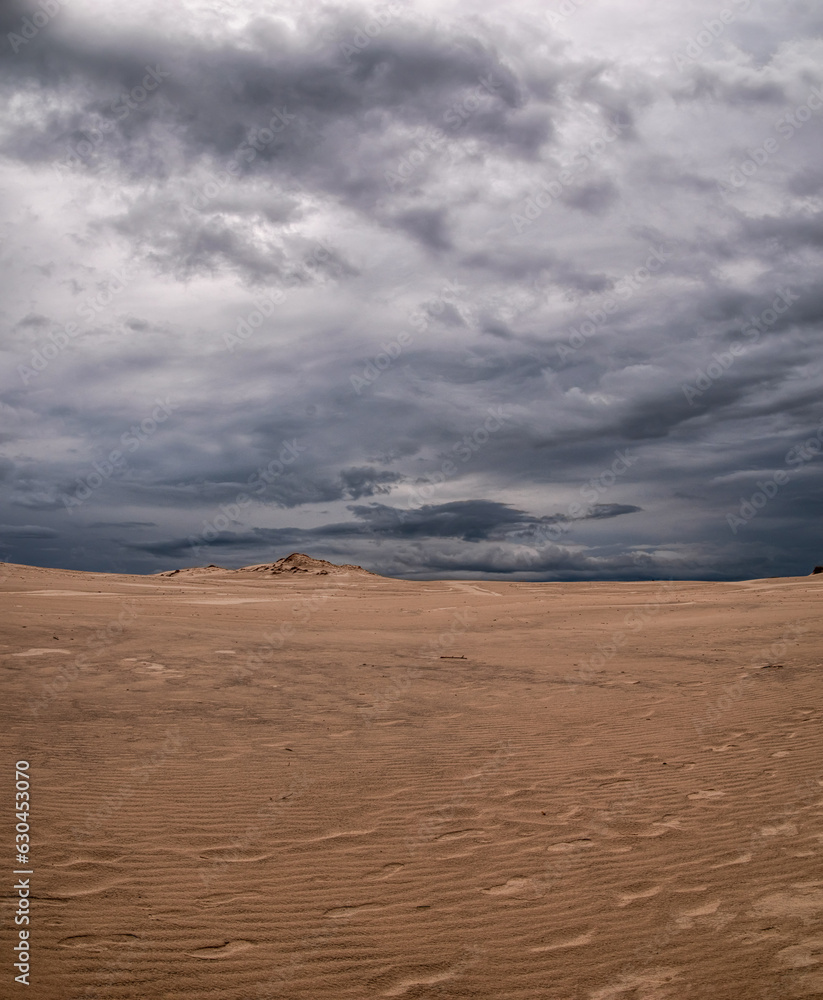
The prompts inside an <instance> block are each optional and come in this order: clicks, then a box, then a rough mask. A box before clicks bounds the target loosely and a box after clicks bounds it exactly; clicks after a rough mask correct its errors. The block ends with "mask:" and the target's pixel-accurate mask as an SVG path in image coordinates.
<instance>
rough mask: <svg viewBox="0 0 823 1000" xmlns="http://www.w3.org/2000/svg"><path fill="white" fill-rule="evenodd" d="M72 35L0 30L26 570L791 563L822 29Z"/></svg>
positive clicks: (676, 12)
mask: <svg viewBox="0 0 823 1000" xmlns="http://www.w3.org/2000/svg"><path fill="white" fill-rule="evenodd" d="M52 6H53V5H52ZM58 6H59V9H57V10H56V12H55V13H54V14H53V15H50V16H49V17H48V18H47V19H46V21H45V22H43V16H38V18H37V20H38V21H39V22H43V23H41V24H38V25H34V27H36V30H30V29H28V28H27V29H26V36H28V37H23V36H19V38H18V37H17V36H18V35H19V32H20V31H21V30H22V26H23V25H24V18H27V17H28V18H31V17H32V11H33V10H34V9H36V5H32V4H30V3H27V2H22V0H12V2H9V3H6V4H4V5H3V6H2V8H0V42H1V43H2V44H3V46H4V49H3V52H2V55H0V97H2V99H3V101H4V107H6V109H7V112H8V113H7V115H6V127H5V128H4V132H3V138H2V153H3V180H2V187H3V194H4V208H3V213H2V215H3V217H2V219H0V258H1V259H2V261H3V268H2V269H0V293H1V294H0V301H1V302H2V308H0V329H2V340H0V348H1V349H2V350H1V351H0V378H2V387H3V394H2V404H1V405H2V408H3V409H2V415H3V430H2V435H0V441H2V452H3V455H2V457H0V497H1V498H2V501H3V502H4V510H6V511H7V515H6V518H5V519H6V521H7V522H8V524H7V525H6V529H4V533H3V539H4V545H5V546H6V547H7V548H8V549H9V550H10V552H11V553H12V556H13V557H14V558H15V559H17V560H18V561H22V562H26V561H30V562H35V563H38V564H43V565H49V564H52V565H66V566H71V567H76V568H88V569H90V568H100V569H104V568H107V569H116V570H118V571H119V570H125V569H128V570H133V571H139V572H152V571H155V570H157V569H162V568H169V567H170V565H174V564H175V563H176V562H180V561H186V560H190V561H198V559H199V560H200V561H208V558H203V559H200V556H203V555H204V554H206V555H208V553H209V552H211V551H212V550H213V551H214V552H215V553H216V552H219V553H220V555H221V559H224V560H225V561H226V562H227V563H228V564H231V565H241V564H242V563H248V562H256V561H262V560H263V559H265V558H277V557H278V556H279V555H283V554H285V551H290V550H293V549H310V550H311V551H312V552H313V553H314V554H316V555H321V556H323V557H325V558H332V559H340V560H342V561H346V562H359V563H363V564H366V565H368V566H369V567H370V568H374V569H378V570H380V571H382V572H387V573H391V574H395V575H406V576H412V577H420V578H424V577H426V576H437V575H457V576H460V575H464V576H466V575H468V576H472V575H475V576H476V575H482V574H490V575H492V576H499V577H500V578H504V579H508V578H512V577H519V578H524V579H541V578H543V579H561V578H563V579H584V578H588V577H609V578H651V577H662V576H667V575H675V576H677V575H679V576H688V577H700V576H704V577H706V578H734V577H739V576H744V575H775V574H776V573H783V572H805V571H806V568H807V563H808V562H809V561H810V556H809V552H811V551H813V550H814V548H815V546H818V547H820V546H821V545H823V539H821V529H820V527H819V524H820V521H819V517H818V516H817V513H818V511H819V499H820V493H821V489H822V488H823V487H821V481H823V479H822V478H821V477H823V458H817V456H816V453H814V452H813V448H812V446H808V447H809V448H811V449H812V450H808V448H807V452H803V455H807V457H804V458H803V460H802V461H801V462H799V463H796V462H795V464H792V461H793V459H792V456H794V458H796V457H797V452H794V451H792V449H796V448H804V447H806V445H805V444H804V442H808V441H812V442H814V441H816V440H819V435H820V426H821V425H820V421H821V419H822V418H823V412H821V407H820V399H821V398H822V397H821V389H823V386H821V380H823V368H821V363H820V351H819V340H820V331H821V320H822V319H823V293H821V291H820V283H819V267H820V262H819V255H820V249H821V246H822V245H823V216H822V215H821V213H820V210H819V206H818V204H817V202H816V201H815V198H816V194H817V193H819V188H820V181H821V173H820V168H819V164H818V160H819V148H818V147H819V130H820V122H821V121H823V110H821V109H819V108H818V107H817V103H818V102H817V98H816V97H815V93H816V90H815V88H817V87H819V86H820V83H819V81H820V74H819V59H817V58H816V49H815V46H816V45H817V38H818V36H819V29H820V13H819V11H817V9H816V8H815V7H814V5H804V4H802V3H799V2H795V0H792V2H791V3H789V4H788V5H783V6H782V7H780V8H779V9H778V8H777V7H769V6H768V5H766V6H765V7H764V6H762V5H761V6H760V7H759V8H758V10H757V11H755V10H754V9H752V10H751V11H744V10H742V5H739V6H741V10H740V11H735V15H736V16H735V18H734V19H733V22H732V23H730V24H728V26H727V27H725V28H724V29H723V31H722V33H721V35H722V37H721V36H717V37H715V36H712V37H711V38H708V37H707V36H705V37H704V35H702V34H701V32H703V28H704V26H703V22H704V21H705V20H707V19H709V20H710V19H712V18H715V17H716V16H717V12H716V9H715V8H713V7H712V6H711V5H710V4H709V3H708V0H706V2H703V0H699V2H697V3H696V4H692V5H685V6H681V7H677V8H672V9H671V11H669V12H668V13H667V17H666V18H665V19H664V21H665V23H663V22H660V23H657V22H655V21H648V19H646V18H645V17H640V14H641V13H642V12H641V11H640V9H639V8H637V9H635V8H636V5H634V4H631V3H630V4H628V6H626V5H623V6H621V5H612V6H610V7H609V6H604V7H603V8H602V10H601V9H599V10H598V17H597V18H593V17H590V16H587V15H586V13H585V12H584V11H578V12H575V13H574V14H573V15H572V16H569V17H568V18H563V17H561V16H560V15H559V14H557V13H555V12H554V10H552V11H551V12H549V13H548V14H547V10H546V9H545V8H544V7H543V6H541V5H539V4H537V3H532V2H531V0H520V2H519V3H518V4H516V5H515V6H514V7H513V8H506V10H505V11H500V12H498V11H495V10H493V9H492V8H488V9H484V10H480V9H479V8H477V7H471V8H470V7H467V6H465V5H462V4H457V5H452V6H450V7H448V8H443V9H441V10H438V11H437V12H430V11H428V10H426V9H424V8H422V7H419V6H418V5H415V4H410V5H405V4H404V5H392V4H390V5H387V6H381V7H378V8H372V7H365V6H364V7H360V6H358V5H346V6H345V7H339V6H334V5H331V6H322V5H321V6H320V7H305V6H304V7H299V6H298V7H295V8H294V9H292V8H291V7H279V6H278V7H276V8H272V7H271V6H270V5H264V4H260V3H257V2H256V0H237V2H236V3H232V4H229V5H227V6H226V9H225V10H223V11H217V10H216V9H215V8H214V7H213V5H210V4H208V3H205V2H203V3H200V2H199V0H197V2H195V3H193V4H192V5H190V7H189V8H187V10H186V12H182V11H181V10H180V9H179V8H178V7H177V6H175V5H168V4H161V3H159V2H156V0H147V3H146V4H144V5H142V6H130V5H126V6H124V7H122V9H121V8H118V10H117V12H116V14H115V13H113V12H109V13H108V14H107V13H105V12H102V11H98V12H96V13H95V14H94V16H92V15H90V14H89V13H88V12H87V11H86V10H85V8H83V7H82V5H80V6H77V5H72V4H70V3H63V4H59V5H58ZM640 23H642V32H641V33H640V34H638V29H637V24H640ZM10 36H15V37H10ZM701 38H702V41H699V39H701ZM20 39H22V40H20ZM695 46H696V47H695ZM781 296H782V299H781ZM776 302H779V303H780V305H779V308H778V306H777V305H776V304H775V303H776ZM784 305H785V306H786V308H783V306H784ZM163 406H167V407H168V412H167V413H165V416H164V415H163V413H164V412H165V411H163V410H162V407H163ZM158 407H161V409H158ZM778 473H786V476H787V479H786V482H785V483H782V484H781V485H779V487H778V488H777V489H776V492H774V495H770V496H768V497H766V499H767V501H768V502H767V503H765V504H763V505H762V507H761V506H757V505H755V506H754V507H751V509H752V510H755V511H756V513H755V515H754V516H752V517H749V518H746V517H743V518H742V524H740V523H736V522H735V520H734V518H735V517H738V518H740V517H741V515H740V511H741V510H742V511H744V512H745V511H747V510H749V509H750V506H751V497H752V496H757V494H758V491H760V492H763V491H764V490H765V491H766V492H767V493H771V492H772V487H771V486H769V485H768V484H769V483H771V482H773V481H774V477H775V476H777V474H778ZM758 484H764V485H758ZM764 495H765V494H764ZM480 498H482V499H480ZM757 502H758V504H759V499H758V501H757ZM747 505H749V506H747ZM33 521H34V522H35V523H32V522H33ZM814 561H818V562H819V561H820V558H819V557H815V560H814Z"/></svg>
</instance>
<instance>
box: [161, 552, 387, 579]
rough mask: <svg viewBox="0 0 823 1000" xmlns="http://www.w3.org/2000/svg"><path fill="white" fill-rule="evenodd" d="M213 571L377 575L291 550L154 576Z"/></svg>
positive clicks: (198, 573) (359, 567)
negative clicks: (269, 559) (264, 559)
mask: <svg viewBox="0 0 823 1000" xmlns="http://www.w3.org/2000/svg"><path fill="white" fill-rule="evenodd" d="M214 573H232V574H234V573H242V574H246V573H260V574H263V575H264V576H297V575H300V576H348V575H349V574H350V573H357V574H362V575H363V576H377V574H376V573H372V572H371V571H370V570H367V569H363V567H362V566H355V565H354V564H352V563H342V564H341V563H333V562H328V561H327V560H326V559H313V558H312V557H311V556H307V555H306V554H305V553H303V552H292V554H291V555H289V556H284V557H283V558H282V559H278V560H277V561H276V562H273V563H256V564H255V565H254V566H241V567H240V569H225V568H224V567H222V566H215V564H214V563H210V564H209V565H208V566H188V567H186V568H185V569H168V570H165V571H164V572H162V573H155V574H154V576H178V575H185V576H203V575H205V574H214Z"/></svg>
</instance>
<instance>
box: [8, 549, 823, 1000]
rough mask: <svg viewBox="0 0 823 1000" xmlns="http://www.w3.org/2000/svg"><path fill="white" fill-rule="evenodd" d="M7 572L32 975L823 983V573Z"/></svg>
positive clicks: (590, 987) (42, 998)
mask: <svg viewBox="0 0 823 1000" xmlns="http://www.w3.org/2000/svg"><path fill="white" fill-rule="evenodd" d="M321 570H323V572H321ZM0 593H2V622H3V627H2V635H0V664H2V670H3V675H2V676H3V687H2V691H3V698H2V712H3V726H2V733H3V736H2V739H3V750H4V752H3V756H2V761H3V765H2V766H3V768H4V770H5V777H4V779H3V784H2V787H3V789H4V796H5V801H6V806H7V807H8V808H6V809H4V813H3V815H4V817H5V818H4V826H3V829H4V830H5V833H6V836H5V841H6V849H5V851H4V855H3V863H4V865H5V869H6V873H5V888H4V891H3V909H2V913H0V918H2V926H3V942H4V947H3V956H4V964H3V967H2V968H1V969H0V977H2V983H3V985H2V988H0V993H2V995H4V996H17V995H19V996H30V997H36V998H38V1000H75V998H78V1000H79V998H94V997H100V998H106V1000H114V998H141V1000H145V998H152V1000H153V998H165V997H168V998H178V997H179V998H184V997H185V998H195V997H196V998H208V997H214V998H217V997H219V998H226V1000H235V998H236V1000H255V998H284V1000H291V998H294V1000H298V998H301V1000H302V998H306V1000H322V998H328V1000H341V998H349V997H350V998H382V997H402V998H404V1000H422V998H464V997H483V998H517V1000H530V998H542V997H547V998H558V1000H560V998H562V1000H570V998H583V1000H612V998H615V1000H622V998H625V1000H663V998H684V997H688V998H695V1000H702V998H706V1000H708V998H711V1000H723V998H730V1000H732V998H733V1000H741V998H769V1000H777V998H787V997H789V998H791V997H803V998H808V997H823V867H821V854H823V823H822V822H821V820H822V819H823V732H822V731H821V714H823V708H822V706H821V694H822V693H823V666H821V648H823V636H822V635H821V599H822V598H823V574H820V575H817V576H809V577H807V578H797V579H770V580H753V581H747V582H742V583H671V582H666V581H660V582H651V583H574V584H546V583H540V584H538V583H500V582H496V581H495V582H474V581H471V582H469V581H436V582H425V583H420V582H406V581H400V580H388V579H384V578H381V577H378V576H374V575H371V574H367V573H366V572H365V571H362V570H360V569H359V568H357V567H344V568H341V569H337V568H335V567H331V568H329V564H323V565H316V564H314V563H312V562H311V561H306V560H302V561H301V559H300V558H297V559H292V561H291V562H282V561H281V562H280V563H279V564H276V565H274V566H272V565H268V566H266V565H264V566H262V567H256V568H250V569H248V570H245V571H229V570H222V569H220V568H219V567H210V568H203V569H200V570H184V571H181V572H175V573H173V574H171V575H168V574H166V575H157V576H117V575H106V574H97V573H79V572H70V571H63V570H53V569H37V568H32V567H26V566H17V565H8V564H6V565H0ZM21 759H22V760H27V761H28V762H29V763H30V775H31V778H30V785H31V791H30V794H31V813H30V819H29V822H30V825H31V855H30V857H31V864H30V870H31V871H32V872H33V873H34V874H33V875H32V876H31V882H30V884H31V905H30V910H29V912H30V914H31V924H30V927H29V929H30V939H29V940H30V964H31V974H30V981H31V987H30V988H29V991H28V992H25V988H24V987H23V986H18V985H17V984H15V983H14V981H13V977H14V975H15V970H14V969H13V968H12V963H13V961H14V960H15V959H14V958H13V957H12V955H13V952H12V950H11V949H12V944H14V943H17V939H18V929H19V928H18V927H17V926H15V923H14V920H15V913H16V912H17V907H18V902H17V900H18V893H17V892H16V891H15V890H13V888H12V886H13V885H14V884H15V879H16V878H17V876H15V875H13V874H12V871H13V870H14V869H17V868H18V863H17V862H15V860H14V853H13V851H14V846H13V845H14V827H13V824H14V819H13V818H12V816H11V808H10V806H11V803H12V801H13V799H14V788H15V784H14V782H15V775H14V769H15V762H16V761H17V760H21Z"/></svg>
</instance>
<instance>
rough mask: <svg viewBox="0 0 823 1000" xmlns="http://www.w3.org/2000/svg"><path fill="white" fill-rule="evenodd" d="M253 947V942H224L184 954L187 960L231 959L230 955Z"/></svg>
mask: <svg viewBox="0 0 823 1000" xmlns="http://www.w3.org/2000/svg"><path fill="white" fill-rule="evenodd" d="M253 947H254V942H253V941H242V940H240V941H224V942H223V944H210V945H206V946H205V947H204V948H198V949H197V950H196V951H187V952H186V954H187V955H188V956H189V958H207V959H218V958H231V956H232V955H236V954H237V953H238V952H241V951H248V949H249V948H253Z"/></svg>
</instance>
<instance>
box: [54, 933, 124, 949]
mask: <svg viewBox="0 0 823 1000" xmlns="http://www.w3.org/2000/svg"><path fill="white" fill-rule="evenodd" d="M139 940H140V938H139V937H138V936H137V935H136V934H74V935H73V936H72V937H66V938H62V940H60V941H58V942H57V943H58V944H59V945H60V946H61V947H63V948H94V949H95V951H101V950H102V949H103V948H106V947H109V946H111V945H117V944H131V943H132V942H133V941H139Z"/></svg>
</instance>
